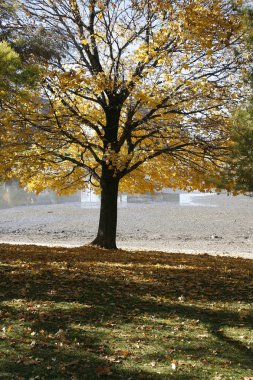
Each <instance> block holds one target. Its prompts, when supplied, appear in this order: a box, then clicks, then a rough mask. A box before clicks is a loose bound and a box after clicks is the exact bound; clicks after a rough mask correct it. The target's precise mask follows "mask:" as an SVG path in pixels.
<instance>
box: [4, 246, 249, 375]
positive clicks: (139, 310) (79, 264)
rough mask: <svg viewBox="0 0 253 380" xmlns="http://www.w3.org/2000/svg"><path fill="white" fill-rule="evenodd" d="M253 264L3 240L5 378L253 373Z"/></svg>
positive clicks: (191, 256) (231, 260)
mask: <svg viewBox="0 0 253 380" xmlns="http://www.w3.org/2000/svg"><path fill="white" fill-rule="evenodd" d="M252 301H253V261H252V260H243V259H239V258H238V259H235V258H226V257H212V256H208V255H199V256H195V255H183V254H165V253H159V252H125V251H112V252H109V251H105V250H99V249H95V248H91V247H82V248H79V249H78V248H75V249H67V248H66V249H65V248H46V247H37V246H15V245H0V302H1V308H0V379H19V380H22V379H35V380H36V379H71V380H76V379H86V380H95V379H124V380H135V379H136V380H139V379H143V380H146V379H152V380H167V379H179V380H183V379H185V380H188V379H192V380H194V379H195V380H196V379H213V380H221V379H226V380H227V379H246V380H247V379H253V330H252V327H253V309H252Z"/></svg>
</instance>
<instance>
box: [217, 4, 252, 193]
mask: <svg viewBox="0 0 253 380" xmlns="http://www.w3.org/2000/svg"><path fill="white" fill-rule="evenodd" d="M242 15H243V19H244V27H245V36H246V41H247V45H246V47H247V50H248V53H249V55H250V56H251V62H252V58H253V54H252V52H253V50H252V47H253V9H252V7H251V8H250V7H247V8H245V9H243V13H242ZM245 84H247V86H248V87H249V97H248V99H247V100H246V102H245V104H243V105H241V106H240V108H238V109H237V110H236V112H234V114H233V116H232V118H233V119H232V128H231V143H232V146H231V152H230V156H229V159H228V160H227V163H226V165H225V168H224V172H223V173H222V176H221V179H219V180H218V181H219V186H220V187H221V188H222V187H223V188H224V187H227V188H230V189H233V190H234V191H236V192H246V193H248V192H252V191H253V94H252V89H253V71H252V69H251V71H249V73H248V76H246V78H245Z"/></svg>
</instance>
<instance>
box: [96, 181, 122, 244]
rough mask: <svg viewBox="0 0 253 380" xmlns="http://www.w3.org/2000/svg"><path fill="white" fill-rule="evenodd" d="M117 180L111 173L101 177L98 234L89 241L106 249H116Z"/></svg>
mask: <svg viewBox="0 0 253 380" xmlns="http://www.w3.org/2000/svg"><path fill="white" fill-rule="evenodd" d="M118 188H119V180H118V179H117V178H114V177H113V176H112V174H110V175H108V174H103V175H102V179H101V206H100V219H99V227H98V234H97V237H96V239H95V240H94V241H93V242H92V243H91V244H92V245H96V246H99V247H102V248H106V249H117V246H116V229H117V212H118V207H117V206H118V205H117V200H118Z"/></svg>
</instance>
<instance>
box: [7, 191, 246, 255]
mask: <svg viewBox="0 0 253 380" xmlns="http://www.w3.org/2000/svg"><path fill="white" fill-rule="evenodd" d="M190 197H192V196H190ZM185 198H187V195H184V202H183V203H181V205H180V204H179V203H153V204H130V205H127V207H125V206H124V207H122V205H121V206H120V207H119V216H118V237H117V240H118V246H119V247H120V248H125V249H126V248H127V249H139V250H140V249H143V250H160V251H166V252H185V253H212V254H228V255H230V256H233V255H234V256H237V255H240V256H242V257H248V258H252V257H253V217H252V215H253V197H246V196H238V197H233V196H227V195H226V194H221V195H215V194H214V195H211V196H210V195H207V196H199V195H197V196H195V197H194V198H192V199H190V198H189V197H188V199H185ZM186 201H189V202H186ZM98 218H99V209H98V205H95V207H93V208H91V207H90V205H88V204H87V205H85V207H84V208H81V204H80V203H69V204H60V205H48V206H30V207H15V208H12V209H5V210H0V242H15V243H29V244H31V243H32V244H43V245H45V244H46V245H56V246H57V245H58V246H80V245H83V244H85V243H89V242H90V241H92V240H93V238H94V237H95V235H96V230H97V227H98Z"/></svg>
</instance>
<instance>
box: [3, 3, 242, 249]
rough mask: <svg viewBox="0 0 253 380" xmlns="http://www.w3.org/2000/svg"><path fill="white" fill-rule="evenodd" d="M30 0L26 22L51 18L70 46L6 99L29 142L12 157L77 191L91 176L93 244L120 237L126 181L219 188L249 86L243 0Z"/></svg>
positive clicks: (18, 133) (145, 186)
mask: <svg viewBox="0 0 253 380" xmlns="http://www.w3.org/2000/svg"><path fill="white" fill-rule="evenodd" d="M19 3H20V5H21V9H22V11H23V13H22V15H20V17H19V20H18V27H19V29H20V30H21V31H22V30H27V28H30V29H31V30H32V29H33V28H34V27H38V26H40V27H41V30H42V31H43V32H45V33H46V32H47V31H48V30H49V29H50V30H53V31H54V33H55V34H57V36H58V37H59V38H61V39H62V41H64V43H65V44H66V46H67V49H65V50H64V54H61V55H58V56H57V57H51V58H49V59H48V60H47V64H45V65H44V68H45V70H44V73H43V74H42V75H41V81H40V87H39V88H38V89H37V90H36V91H35V95H34V96H33V95H32V96H30V97H28V98H27V100H26V102H23V103H22V104H20V99H19V97H18V96H17V97H16V98H15V99H13V100H12V101H10V102H9V103H6V105H5V109H4V119H3V124H4V125H5V131H6V133H5V136H6V140H7V143H8V142H9V144H10V142H13V141H16V142H17V143H18V146H19V149H18V150H17V149H16V150H15V151H13V150H10V152H9V153H8V150H7V151H6V153H5V159H7V158H8V157H11V160H12V165H13V166H12V169H13V170H14V171H15V173H16V175H17V176H18V177H19V178H20V179H21V183H23V184H26V185H27V186H28V187H29V188H30V189H31V190H36V191H41V190H42V189H44V188H45V187H51V188H53V189H55V190H57V191H59V192H65V193H66V192H70V191H73V190H76V189H80V188H83V187H84V186H86V185H87V184H88V183H91V184H92V185H93V186H94V187H95V188H97V189H98V191H101V211H100V222H99V228H98V234H97V237H96V239H95V240H94V241H93V244H96V245H99V246H102V247H105V248H116V225H117V195H118V190H119V188H120V189H121V190H122V191H123V190H126V189H127V190H128V191H134V190H138V191H141V192H144V191H147V190H154V189H160V188H161V187H162V186H171V187H178V188H184V189H201V190H207V189H209V188H210V186H211V183H210V182H209V181H208V178H210V174H211V173H218V172H219V170H220V166H221V165H220V164H221V162H222V161H223V160H224V159H225V157H226V154H227V148H228V145H229V143H228V138H229V130H230V119H229V116H230V113H231V109H232V108H233V107H234V106H235V105H236V104H238V102H239V101H240V100H241V98H242V97H243V96H244V94H243V86H242V81H241V75H240V70H241V69H243V68H244V66H245V65H246V61H247V56H246V54H245V51H244V42H243V31H242V22H241V17H240V16H239V15H238V12H237V5H238V4H236V2H230V1H227V0H208V1H206V0H199V1H197V2H196V1H192V0H174V1H172V0H166V1H160V0H152V1H151V0H139V1H136V0H86V1H84V0H41V1H38V0H29V1H22V0H20V1H19ZM238 3H239V1H238ZM38 93H39V94H40V96H38ZM36 95H37V96H36Z"/></svg>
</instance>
